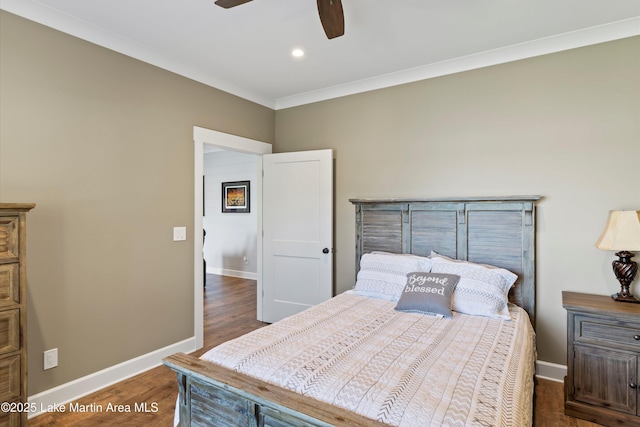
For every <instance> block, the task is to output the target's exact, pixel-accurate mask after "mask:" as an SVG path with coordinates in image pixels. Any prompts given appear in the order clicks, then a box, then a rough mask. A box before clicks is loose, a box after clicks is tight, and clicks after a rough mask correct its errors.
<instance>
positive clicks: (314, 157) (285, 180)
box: [261, 150, 333, 323]
mask: <svg viewBox="0 0 640 427" xmlns="http://www.w3.org/2000/svg"><path fill="white" fill-rule="evenodd" d="M262 158H263V171H264V177H263V181H262V185H263V193H262V195H263V201H262V207H263V211H262V215H263V217H262V227H263V235H264V239H263V283H262V290H263V295H262V319H261V320H262V321H264V322H269V323H273V322H276V321H278V320H281V319H283V318H285V317H287V316H290V315H292V314H295V313H298V312H300V311H302V310H304V309H306V308H307V307H310V306H312V305H315V304H318V303H320V302H322V301H324V300H327V299H329V298H331V297H332V296H333V152H332V150H317V151H302V152H294V153H278V154H265V155H264V156H262Z"/></svg>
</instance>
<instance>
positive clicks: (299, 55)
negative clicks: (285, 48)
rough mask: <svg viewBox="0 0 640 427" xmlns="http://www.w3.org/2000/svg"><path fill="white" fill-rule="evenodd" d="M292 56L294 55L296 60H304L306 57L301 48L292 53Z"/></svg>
mask: <svg viewBox="0 0 640 427" xmlns="http://www.w3.org/2000/svg"><path fill="white" fill-rule="evenodd" d="M291 55H293V56H294V57H296V58H302V57H303V56H304V50H302V49H300V48H295V49H293V50H292V51H291Z"/></svg>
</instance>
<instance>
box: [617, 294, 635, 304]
mask: <svg viewBox="0 0 640 427" xmlns="http://www.w3.org/2000/svg"><path fill="white" fill-rule="evenodd" d="M611 298H613V299H614V300H615V301H618V302H632V303H635V304H640V301H639V300H637V299H636V297H634V296H633V295H622V294H619V293H618V294H613V295H611Z"/></svg>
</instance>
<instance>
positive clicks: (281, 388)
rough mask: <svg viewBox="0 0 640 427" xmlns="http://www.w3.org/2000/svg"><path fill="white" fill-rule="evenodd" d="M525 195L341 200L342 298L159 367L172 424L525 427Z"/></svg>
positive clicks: (528, 269) (528, 340) (528, 317)
mask: <svg viewBox="0 0 640 427" xmlns="http://www.w3.org/2000/svg"><path fill="white" fill-rule="evenodd" d="M538 199H539V197H538V196H526V197H502V198H495V197H493V198H457V199H421V200H413V199H412V200H409V199H384V200H381V199H353V200H351V202H352V203H353V204H354V205H355V214H356V215H355V216H356V260H355V262H356V271H357V276H356V280H355V286H354V289H353V290H350V291H347V292H344V293H342V294H340V295H337V296H335V297H334V298H332V299H331V300H329V301H326V302H324V303H322V304H319V305H317V306H314V307H311V308H309V309H307V310H305V311H304V312H302V313H299V314H297V315H294V316H291V317H289V318H286V319H284V320H282V321H280V322H277V323H274V324H272V325H270V326H267V327H264V328H261V329H258V330H256V331H254V332H252V333H250V334H247V335H245V336H243V337H240V338H238V339H235V340H232V341H229V342H226V343H224V344H221V345H220V346H217V347H215V348H214V349H212V350H210V351H208V352H207V353H205V354H204V355H203V356H202V357H201V358H195V357H192V356H189V355H185V354H176V355H173V356H170V357H168V358H166V359H165V360H164V363H165V364H166V365H167V366H169V367H170V368H172V369H173V370H175V371H176V372H177V378H178V389H179V397H178V405H177V413H179V420H180V425H182V426H211V425H214V426H273V427H284V426H333V425H349V426H352V425H362V426H376V425H379V426H389V425H391V426H403V427H404V426H409V427H412V426H421V427H422V426H440V425H451V426H457V425H459V426H464V425H468V426H498V425H502V426H521V425H522V426H524V425H529V426H530V425H531V424H532V413H533V377H534V367H535V334H534V327H535V257H534V255H535V250H534V240H535V203H536V202H537V200H538ZM448 280H451V282H447V281H448ZM454 282H455V283H454ZM410 283H413V284H412V285H411V286H410ZM451 284H453V285H451ZM449 285H451V286H449ZM420 286H421V287H420ZM410 291H411V292H410ZM414 291H415V292H414ZM447 293H448V295H447ZM439 295H442V298H441V299H440V296H439ZM434 297H435V298H434ZM507 298H508V302H507V300H506V299H507ZM425 304H426V305H425ZM425 307H426V308H425ZM451 308H453V310H451ZM425 312H426V314H425Z"/></svg>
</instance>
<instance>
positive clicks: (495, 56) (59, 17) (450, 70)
mask: <svg viewBox="0 0 640 427" xmlns="http://www.w3.org/2000/svg"><path fill="white" fill-rule="evenodd" d="M0 9H3V10H6V11H7V12H10V13H13V14H15V15H18V16H21V17H23V18H26V19H29V20H31V21H34V22H37V23H39V24H42V25H45V26H47V27H51V28H53V29H56V30H58V31H61V32H64V33H66V34H70V35H72V36H74V37H78V38H80V39H83V40H86V41H88V42H91V43H94V44H97V45H99V46H102V47H105V48H107V49H111V50H114V51H116V52H119V53H121V54H124V55H126V56H130V57H132V58H135V59H138V60H140V61H143V62H146V63H148V64H151V65H154V66H157V67H160V68H163V69H165V70H167V71H170V72H173V73H176V74H178V75H181V76H183V77H186V78H189V79H191V80H195V81H197V82H199V83H202V84H205V85H207V86H211V87H213V88H216V89H219V90H222V91H224V92H227V93H230V94H232V95H235V96H238V97H240V98H243V99H246V100H248V101H251V102H255V103H256V104H260V105H262V106H265V107H268V108H271V109H274V110H281V109H285V108H291V107H297V106H300V105H305V104H311V103H314V102H320V101H325V100H329V99H333V98H339V97H343V96H348V95H354V94H357V93H362V92H368V91H372V90H376V89H383V88H387V87H392V86H397V85H401V84H405V83H412V82H416V81H419V80H425V79H431V78H435V77H440V76H445V75H449V74H455V73H460V72H463V71H469V70H474V69H478V68H484V67H490V66H492V65H498V64H504V63H507V62H512V61H518V60H521V59H526V58H532V57H536V56H541V55H547V54H551V53H556V52H561V51H564V50H569V49H575V48H579V47H584V46H589V45H594V44H598V43H604V42H608V41H613V40H619V39H623V38H627V37H633V36H637V35H640V17H634V18H630V19H626V20H622V21H617V22H612V23H609V24H603V25H599V26H595V27H590V28H585V29H582V30H578V31H573V32H569V33H564V34H558V35H554V36H550V37H545V38H542V39H538V40H532V41H529V42H524V43H519V44H515V45H511V46H505V47H502V48H498V49H493V50H489V51H485V52H480V53H476V54H473V55H467V56H463V57H459V58H451V59H449V60H446V61H441V62H436V63H433V64H426V65H423V66H420V67H416V68H411V69H407V70H403V71H398V72H394V73H390V74H385V75H381V76H376V77H372V78H368V79H363V80H358V81H353V82H348V83H345V84H341V85H338V86H332V87H327V88H322V89H318V90H315V91H310V92H305V93H300V94H296V95H292V96H288V97H284V98H278V99H270V98H268V97H264V96H262V95H259V94H257V93H254V92H252V91H249V90H247V89H245V88H242V87H238V86H237V85H234V84H232V83H229V82H227V81H224V80H221V79H217V78H216V77H215V76H211V75H209V74H208V73H205V72H203V71H201V70H198V69H197V68H196V67H192V66H189V65H185V64H182V63H180V62H177V61H175V60H173V59H171V58H168V57H166V56H163V55H162V54H160V53H159V52H156V51H153V50H152V49H150V48H148V47H146V46H143V45H140V44H139V43H137V42H135V41H133V40H130V39H127V38H124V37H121V36H118V35H117V34H114V33H112V32H110V31H107V30H105V29H102V28H97V27H95V26H93V25H91V24H89V23H87V22H84V21H81V20H78V19H75V18H73V17H71V16H69V15H66V14H63V13H61V12H59V11H57V10H55V9H52V8H49V7H46V6H44V5H43V4H42V3H39V2H37V1H27V0H0Z"/></svg>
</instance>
